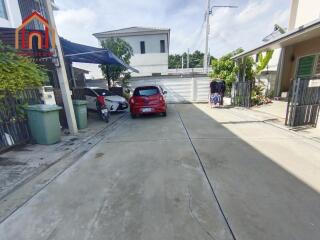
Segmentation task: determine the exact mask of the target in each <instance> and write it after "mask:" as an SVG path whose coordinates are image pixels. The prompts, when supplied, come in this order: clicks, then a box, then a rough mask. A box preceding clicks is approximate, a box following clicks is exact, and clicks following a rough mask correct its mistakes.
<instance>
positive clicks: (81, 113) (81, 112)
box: [73, 100, 88, 129]
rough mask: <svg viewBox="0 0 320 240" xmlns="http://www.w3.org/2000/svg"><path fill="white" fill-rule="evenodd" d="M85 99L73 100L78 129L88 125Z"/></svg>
mask: <svg viewBox="0 0 320 240" xmlns="http://www.w3.org/2000/svg"><path fill="white" fill-rule="evenodd" d="M87 103H88V102H87V101H84V100H73V108H74V114H75V117H76V121H77V126H78V129H83V128H86V127H87V125H88V115H87Z"/></svg>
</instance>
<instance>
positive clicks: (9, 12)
mask: <svg viewBox="0 0 320 240" xmlns="http://www.w3.org/2000/svg"><path fill="white" fill-rule="evenodd" d="M21 22H22V20H21V14H20V8H19V3H18V0H0V27H2V28H16V27H18V26H19V25H20V24H21Z"/></svg>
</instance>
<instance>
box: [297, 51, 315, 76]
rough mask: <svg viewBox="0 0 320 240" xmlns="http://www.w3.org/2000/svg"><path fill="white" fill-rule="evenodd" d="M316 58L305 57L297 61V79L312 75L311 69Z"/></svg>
mask: <svg viewBox="0 0 320 240" xmlns="http://www.w3.org/2000/svg"><path fill="white" fill-rule="evenodd" d="M315 59H316V56H315V55H312V56H306V57H302V58H300V59H299V63H298V70H297V77H298V78H299V77H310V76H312V75H313V69H314V64H315Z"/></svg>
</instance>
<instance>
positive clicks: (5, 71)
mask: <svg viewBox="0 0 320 240" xmlns="http://www.w3.org/2000/svg"><path fill="white" fill-rule="evenodd" d="M45 77H46V74H45V72H44V71H43V70H42V68H41V67H40V66H39V65H37V64H35V63H34V62H32V60H31V59H30V58H28V57H23V56H20V55H18V54H16V52H15V50H14V49H12V48H11V47H8V46H5V45H3V44H2V43H1V42H0V92H1V96H2V97H4V96H5V94H8V93H17V92H19V91H23V90H24V89H26V88H33V87H38V86H41V85H42V84H43V82H44V80H45Z"/></svg>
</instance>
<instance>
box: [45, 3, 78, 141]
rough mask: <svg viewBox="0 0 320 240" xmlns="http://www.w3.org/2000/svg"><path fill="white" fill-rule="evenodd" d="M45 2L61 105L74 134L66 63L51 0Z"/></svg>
mask: <svg viewBox="0 0 320 240" xmlns="http://www.w3.org/2000/svg"><path fill="white" fill-rule="evenodd" d="M45 4H46V8H47V10H48V21H49V24H50V25H51V27H53V28H54V31H55V35H56V36H57V37H56V38H55V40H56V48H57V54H58V58H59V62H60V67H57V74H58V79H59V85H60V90H61V95H62V101H63V106H64V110H65V112H66V116H67V122H68V127H69V131H70V133H71V134H72V135H75V134H77V133H78V128H77V122H76V118H75V115H74V109H73V104H72V99H71V93H70V87H69V82H68V76H67V72H66V65H65V62H64V57H63V54H62V49H61V43H60V38H59V35H58V32H57V28H56V24H55V21H54V16H53V10H52V6H51V0H46V1H45ZM51 39H52V36H51Z"/></svg>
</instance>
